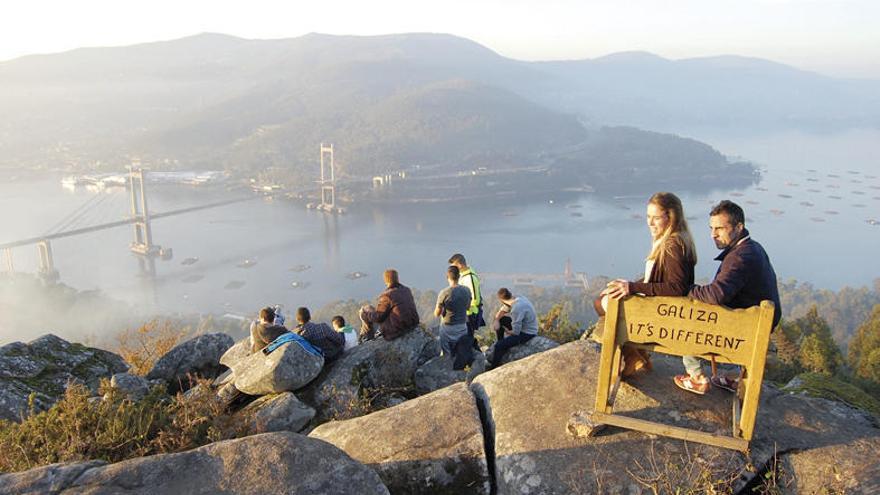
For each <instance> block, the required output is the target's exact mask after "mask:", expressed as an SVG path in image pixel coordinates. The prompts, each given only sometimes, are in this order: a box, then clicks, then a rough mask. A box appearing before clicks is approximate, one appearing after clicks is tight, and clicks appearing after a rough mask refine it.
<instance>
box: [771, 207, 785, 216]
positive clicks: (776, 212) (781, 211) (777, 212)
mask: <svg viewBox="0 0 880 495" xmlns="http://www.w3.org/2000/svg"><path fill="white" fill-rule="evenodd" d="M770 213H772V214H774V215H776V216H779V215H782V214H783V213H785V210H777V209H775V208H774V209H772V210H770Z"/></svg>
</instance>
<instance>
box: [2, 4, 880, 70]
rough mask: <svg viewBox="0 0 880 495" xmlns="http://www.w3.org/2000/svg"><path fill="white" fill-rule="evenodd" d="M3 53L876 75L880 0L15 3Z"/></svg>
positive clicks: (7, 17)
mask: <svg viewBox="0 0 880 495" xmlns="http://www.w3.org/2000/svg"><path fill="white" fill-rule="evenodd" d="M4 3H5V5H4V6H3V8H2V11H0V60H6V59H11V58H15V57H18V56H21V55H26V54H31V53H48V52H57V51H64V50H68V49H72V48H77V47H82V46H114V45H127V44H134V43H140V42H146V41H156V40H162V39H173V38H179V37H183V36H189V35H192V34H197V33H200V32H219V33H226V34H232V35H236V36H241V37H245V38H285V37H294V36H300V35H302V34H305V33H308V32H321V33H330V34H362V35H369V34H387V33H400V32H443V33H451V34H456V35H459V36H464V37H466V38H470V39H473V40H475V41H477V42H479V43H482V44H484V45H486V46H488V47H489V48H492V49H493V50H495V51H497V52H499V53H501V54H502V55H505V56H508V57H512V58H517V59H523V60H538V59H569V58H592V57H596V56H601V55H605V54H608V53H611V52H616V51H624V50H646V51H650V52H654V53H657V54H659V55H662V56H665V57H669V58H684V57H692V56H704V55H718V54H738V55H747V56H755V57H762V58H768V59H772V60H776V61H779V62H784V63H788V64H792V65H795V66H797V67H801V68H805V69H811V70H816V71H819V72H823V73H827V74H830V75H837V76H848V77H872V78H880V0H617V1H614V0H607V1H597V0H541V1H532V0H530V1H524V0H488V1H479V0H431V1H418V0H372V1H364V0H350V1H339V0H309V1H299V0H288V1H280V0H249V1H247V2H245V1H241V0H238V1H232V0H149V1H146V0H76V1H70V0H21V1H15V0H11V1H9V2H4Z"/></svg>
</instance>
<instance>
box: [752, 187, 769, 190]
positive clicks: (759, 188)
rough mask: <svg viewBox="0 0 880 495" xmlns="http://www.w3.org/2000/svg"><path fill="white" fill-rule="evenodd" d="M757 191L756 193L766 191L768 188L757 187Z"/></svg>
mask: <svg viewBox="0 0 880 495" xmlns="http://www.w3.org/2000/svg"><path fill="white" fill-rule="evenodd" d="M755 190H756V191H766V190H767V188H766V187H756V188H755Z"/></svg>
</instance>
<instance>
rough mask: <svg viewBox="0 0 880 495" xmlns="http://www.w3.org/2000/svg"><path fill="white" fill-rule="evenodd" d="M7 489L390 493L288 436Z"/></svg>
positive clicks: (50, 473) (33, 475)
mask: <svg viewBox="0 0 880 495" xmlns="http://www.w3.org/2000/svg"><path fill="white" fill-rule="evenodd" d="M59 474H62V475H63V476H59ZM0 487H3V489H4V493H34V494H36V493H47V494H65V495H66V494H74V493H88V494H95V495H97V494H144V495H147V494H154V493H180V494H184V493H185V494H206V495H207V494H216V493H225V494H242V495H244V494H254V495H258V494H284V495H294V494H303V495H306V494H308V495H313V494H316V493H321V494H339V495H347V494H351V493H357V494H364V495H367V494H377V495H378V494H387V493H388V489H386V488H385V486H383V485H382V482H381V480H380V479H379V477H378V476H377V475H376V473H375V472H373V470H371V469H370V468H368V467H366V466H364V465H362V464H360V463H358V462H355V461H353V460H352V459H351V458H350V457H349V456H348V455H346V454H345V453H344V452H342V451H341V450H339V449H337V448H336V447H334V446H332V445H330V444H328V443H326V442H322V441H320V440H316V439H313V438H309V437H306V436H302V435H297V434H295V433H280V432H279V433H266V434H262V435H254V436H250V437H245V438H239V439H236V440H227V441H223V442H217V443H212V444H210V445H206V446H204V447H200V448H198V449H194V450H190V451H187V452H181V453H177V454H161V455H154V456H149V457H140V458H137V459H130V460H127V461H123V462H118V463H116V464H109V465H96V463H94V462H91V463H75V464H67V465H52V466H45V467H40V468H36V469H32V470H30V471H25V472H22V473H13V474H6V475H2V476H0Z"/></svg>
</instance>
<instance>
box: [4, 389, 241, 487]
mask: <svg viewBox="0 0 880 495" xmlns="http://www.w3.org/2000/svg"><path fill="white" fill-rule="evenodd" d="M207 385H208V382H204V383H201V386H199V387H197V388H196V390H195V391H194V392H193V393H192V394H191V395H190V396H189V397H184V395H183V394H178V395H176V396H174V397H170V396H168V395H167V394H165V392H164V391H163V390H162V387H154V388H153V389H152V390H151V391H150V393H149V394H147V396H145V397H144V398H143V399H142V400H139V401H132V400H129V399H128V398H127V397H126V396H124V395H123V394H122V393H120V392H119V391H118V390H116V389H113V388H111V387H109V384H108V383H107V381H106V380H105V382H104V383H102V392H103V393H105V394H106V395H105V398H104V399H103V400H94V398H92V397H91V395H92V394H91V393H90V392H89V390H88V389H87V388H86V387H85V386H83V385H81V384H78V383H71V384H70V385H69V386H68V387H67V391H66V392H65V394H64V396H63V397H62V399H61V400H60V401H58V402H57V403H56V404H55V405H54V406H52V408H50V409H49V410H47V411H44V412H41V413H38V414H34V412H33V411H32V412H31V414H30V415H29V416H28V417H26V418H25V419H24V421H22V422H21V423H20V424H19V423H13V422H9V421H2V420H0V472H11V471H21V470H26V469H31V468H34V467H37V466H42V465H46V464H52V463H56V462H70V461H83V460H90V459H102V460H105V461H107V462H118V461H121V460H125V459H130V458H133V457H141V456H145V455H152V454H161V453H166V452H180V451H184V450H189V449H193V448H196V447H199V446H202V445H205V444H208V443H212V442H216V441H219V440H226V439H230V438H236V437H240V436H245V435H247V434H248V433H249V432H248V429H249V428H250V426H251V424H252V422H251V421H250V420H249V419H248V418H247V417H243V416H242V415H241V413H239V414H238V415H236V416H235V417H233V416H232V415H231V414H230V413H228V412H227V411H226V410H225V407H224V404H222V403H221V402H220V401H219V400H218V399H217V397H216V395H215V394H214V393H213V391H211V389H210V388H209V387H208V386H207Z"/></svg>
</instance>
